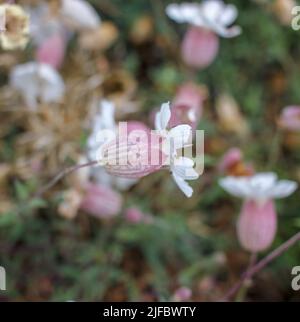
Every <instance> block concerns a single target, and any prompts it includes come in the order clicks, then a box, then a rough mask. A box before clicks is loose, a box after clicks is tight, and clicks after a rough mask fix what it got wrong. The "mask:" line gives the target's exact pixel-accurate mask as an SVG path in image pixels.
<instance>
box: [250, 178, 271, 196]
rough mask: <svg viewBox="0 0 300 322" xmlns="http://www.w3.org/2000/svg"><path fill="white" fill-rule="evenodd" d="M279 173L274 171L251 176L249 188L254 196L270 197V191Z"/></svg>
mask: <svg viewBox="0 0 300 322" xmlns="http://www.w3.org/2000/svg"><path fill="white" fill-rule="evenodd" d="M276 180H277V175H276V174H275V173H273V172H263V173H258V174H255V175H254V176H252V177H250V178H249V188H250V190H251V196H252V197H253V198H259V199H261V198H268V197H269V194H270V191H271V189H272V188H273V187H275V184H276Z"/></svg>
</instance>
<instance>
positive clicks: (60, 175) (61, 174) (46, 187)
mask: <svg viewBox="0 0 300 322" xmlns="http://www.w3.org/2000/svg"><path fill="white" fill-rule="evenodd" d="M97 163H98V161H90V162H87V163H83V164H76V165H74V166H71V167H69V168H66V169H64V170H62V171H61V172H59V173H58V174H57V175H56V176H55V177H54V178H53V179H52V180H50V181H49V182H48V183H47V184H46V185H44V186H43V187H42V188H40V189H39V190H38V191H37V192H36V194H35V197H36V198H38V197H41V196H42V195H43V194H44V193H45V192H46V191H48V190H49V189H51V188H52V187H53V186H54V185H55V184H56V183H57V182H58V181H59V180H61V179H62V178H63V177H64V176H66V175H68V174H70V173H72V172H74V171H76V170H79V169H82V168H85V167H91V166H93V165H96V164H97Z"/></svg>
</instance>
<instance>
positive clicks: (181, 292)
mask: <svg viewBox="0 0 300 322" xmlns="http://www.w3.org/2000/svg"><path fill="white" fill-rule="evenodd" d="M191 296H192V290H191V289H190V288H188V287H184V286H182V287H179V288H178V289H177V290H176V291H175V293H174V295H173V298H174V300H175V301H178V302H184V301H188V300H189V299H190V298H191Z"/></svg>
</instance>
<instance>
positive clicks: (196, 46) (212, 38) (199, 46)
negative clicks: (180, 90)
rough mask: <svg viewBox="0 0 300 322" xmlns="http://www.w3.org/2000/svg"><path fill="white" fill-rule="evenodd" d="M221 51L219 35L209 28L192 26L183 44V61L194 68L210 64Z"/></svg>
mask: <svg viewBox="0 0 300 322" xmlns="http://www.w3.org/2000/svg"><path fill="white" fill-rule="evenodd" d="M218 51H219V38H218V36H217V35H216V34H215V33H214V32H212V31H210V30H207V29H204V28H200V27H195V26H190V27H189V29H188V30H187V33H186V34H185V36H184V39H183V41H182V45H181V54H182V58H183V61H184V62H185V63H186V64H187V65H188V66H191V67H194V68H205V67H207V66H209V65H210V64H211V63H212V62H213V61H214V59H215V58H216V56H217V53H218Z"/></svg>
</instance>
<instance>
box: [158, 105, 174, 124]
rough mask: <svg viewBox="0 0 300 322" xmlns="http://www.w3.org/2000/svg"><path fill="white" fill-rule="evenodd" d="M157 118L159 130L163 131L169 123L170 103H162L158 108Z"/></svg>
mask: <svg viewBox="0 0 300 322" xmlns="http://www.w3.org/2000/svg"><path fill="white" fill-rule="evenodd" d="M159 118H160V126H161V129H162V130H164V129H166V128H167V125H168V123H169V121H170V118H171V110H170V103H169V102H168V103H163V104H162V105H161V108H160V113H159Z"/></svg>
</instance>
